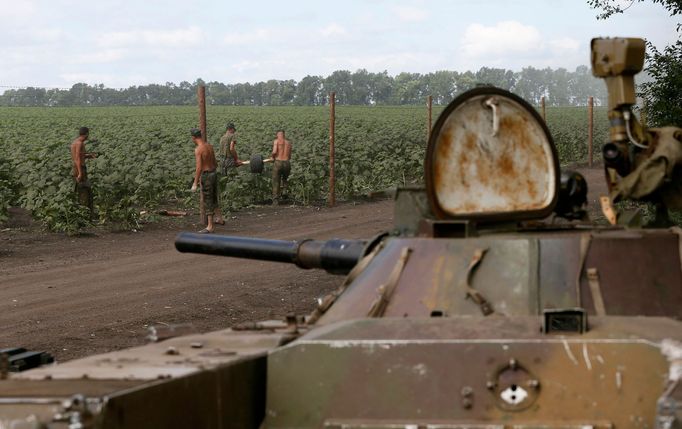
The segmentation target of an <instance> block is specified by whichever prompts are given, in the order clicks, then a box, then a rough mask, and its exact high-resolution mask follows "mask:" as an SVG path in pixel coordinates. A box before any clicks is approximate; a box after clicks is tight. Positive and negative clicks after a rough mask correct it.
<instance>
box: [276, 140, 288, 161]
mask: <svg viewBox="0 0 682 429" xmlns="http://www.w3.org/2000/svg"><path fill="white" fill-rule="evenodd" d="M272 147H273V150H272V158H274V159H275V160H279V161H289V160H291V142H290V141H289V140H287V139H285V138H284V137H282V139H281V140H280V139H276V140H275V141H273V142H272Z"/></svg>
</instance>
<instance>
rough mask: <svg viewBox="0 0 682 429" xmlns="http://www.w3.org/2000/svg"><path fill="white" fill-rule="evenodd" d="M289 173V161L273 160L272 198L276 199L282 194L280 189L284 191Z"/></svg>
mask: <svg viewBox="0 0 682 429" xmlns="http://www.w3.org/2000/svg"><path fill="white" fill-rule="evenodd" d="M289 173H291V164H290V163H289V161H275V163H274V165H273V167H272V199H273V200H278V199H279V198H280V197H281V196H282V191H284V192H286V190H287V180H288V179H289ZM280 181H281V185H280Z"/></svg>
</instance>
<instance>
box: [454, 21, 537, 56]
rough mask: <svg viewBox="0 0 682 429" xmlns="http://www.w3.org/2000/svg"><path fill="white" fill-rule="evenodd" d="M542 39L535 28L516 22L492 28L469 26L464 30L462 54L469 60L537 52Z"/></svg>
mask: <svg viewBox="0 0 682 429" xmlns="http://www.w3.org/2000/svg"><path fill="white" fill-rule="evenodd" d="M542 47H543V39H542V36H541V35H540V32H539V31H538V30H537V28H535V27H533V26H531V25H523V24H521V23H520V22H517V21H503V22H499V23H497V24H495V25H494V26H492V27H486V26H485V25H482V24H471V25H469V26H468V27H467V28H466V29H465V30H464V37H463V38H462V52H463V53H464V55H466V56H467V57H470V58H486V57H495V56H499V55H507V54H518V53H528V52H533V51H538V50H540V49H542Z"/></svg>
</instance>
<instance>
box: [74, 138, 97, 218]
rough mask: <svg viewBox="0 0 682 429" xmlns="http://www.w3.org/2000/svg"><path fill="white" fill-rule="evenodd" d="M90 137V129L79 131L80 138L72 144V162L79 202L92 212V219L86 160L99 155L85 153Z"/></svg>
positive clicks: (90, 187)
mask: <svg viewBox="0 0 682 429" xmlns="http://www.w3.org/2000/svg"><path fill="white" fill-rule="evenodd" d="M89 136H90V129H89V128H88V127H81V128H80V129H79V130H78V137H76V139H75V140H74V141H73V142H71V160H72V161H73V169H72V174H73V179H74V181H75V187H74V189H75V192H76V195H77V196H78V202H79V203H80V204H81V205H84V206H86V207H87V208H88V209H89V210H90V218H92V215H93V203H92V185H91V184H90V180H88V170H87V168H86V167H85V160H86V159H93V158H96V157H97V154H95V153H92V152H86V151H85V141H86V140H87V139H88V137H89Z"/></svg>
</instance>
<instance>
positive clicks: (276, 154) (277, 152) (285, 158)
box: [271, 130, 291, 206]
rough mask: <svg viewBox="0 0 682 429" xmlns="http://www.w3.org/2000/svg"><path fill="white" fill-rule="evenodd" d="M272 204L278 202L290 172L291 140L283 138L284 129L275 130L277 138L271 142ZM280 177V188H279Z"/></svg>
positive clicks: (285, 188)
mask: <svg viewBox="0 0 682 429" xmlns="http://www.w3.org/2000/svg"><path fill="white" fill-rule="evenodd" d="M271 156H272V159H274V160H275V164H274V166H273V167H272V205H273V206H274V205H277V204H279V199H280V198H281V197H282V191H284V193H286V190H287V179H289V173H291V163H290V160H291V142H290V141H289V140H287V139H286V138H284V130H278V131H277V138H276V139H275V141H273V142H272V155H271ZM280 179H281V188H280Z"/></svg>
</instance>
